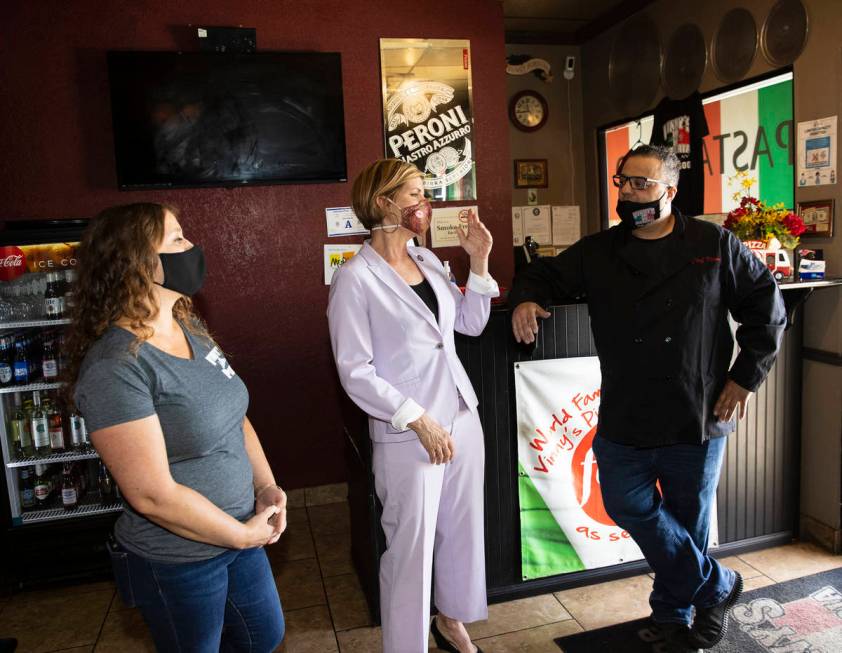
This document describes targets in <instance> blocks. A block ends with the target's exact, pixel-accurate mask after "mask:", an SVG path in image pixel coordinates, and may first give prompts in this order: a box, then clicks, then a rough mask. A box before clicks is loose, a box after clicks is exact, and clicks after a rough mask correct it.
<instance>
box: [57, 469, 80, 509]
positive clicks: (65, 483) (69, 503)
mask: <svg viewBox="0 0 842 653" xmlns="http://www.w3.org/2000/svg"><path fill="white" fill-rule="evenodd" d="M61 505H63V506H64V509H65V510H73V509H74V508H75V507H76V506H78V505H79V489H78V487H77V484H76V479H75V475H74V473H73V467H72V465H71V464H70V463H64V472H63V473H62V477H61Z"/></svg>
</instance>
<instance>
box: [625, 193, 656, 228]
mask: <svg viewBox="0 0 842 653" xmlns="http://www.w3.org/2000/svg"><path fill="white" fill-rule="evenodd" d="M666 194H667V191H664V195H666ZM664 195H661V196H660V197H659V198H658V199H656V200H652V201H651V202H632V201H631V200H618V201H617V215H619V216H620V220H621V221H622V223H623V224H624V225H626V226H628V227H629V229H638V228H640V227H645V226H646V225H649V224H652V223H653V222H655V220H657V219H658V218H660V217H661V200H662V199H664Z"/></svg>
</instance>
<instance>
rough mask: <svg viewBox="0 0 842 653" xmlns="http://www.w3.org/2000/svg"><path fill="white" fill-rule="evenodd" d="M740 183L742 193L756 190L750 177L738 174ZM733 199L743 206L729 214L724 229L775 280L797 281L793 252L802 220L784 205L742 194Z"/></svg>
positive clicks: (738, 193) (799, 233) (801, 229)
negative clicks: (784, 255) (750, 252)
mask: <svg viewBox="0 0 842 653" xmlns="http://www.w3.org/2000/svg"><path fill="white" fill-rule="evenodd" d="M737 179H738V181H739V183H740V186H741V187H742V189H743V190H749V189H750V188H751V187H752V186H753V183H754V180H753V179H751V178H750V177H748V176H747V173H737ZM734 199H735V200H739V202H740V205H739V206H738V207H737V208H735V209H732V210H731V211H730V212H729V213H728V217H727V218H726V220H725V224H723V227H725V228H726V229H728V230H729V231H732V232H734V235H735V236H736V237H737V238H739V239H740V240H741V241H743V242H744V243H745V244H746V246H747V247H748V248H749V249H751V250H752V251H753V252H754V253H755V254H756V255H757V256H758V258H760V260H761V261H763V262H764V263H765V264H766V265H767V266H768V267H769V269H770V270H771V272H772V273H773V274H774V276H775V278H776V279H779V280H791V279H792V278H794V272H795V260H794V251H795V248H796V247H798V243H799V241H800V236H801V234H803V233H804V231H805V227H804V222H803V220H801V218H800V217H799V216H797V215H796V214H795V213H793V212H792V211H790V210H789V209H787V208H784V205H783V203H782V202H781V203H778V204H773V205H771V206H770V205H767V204H766V203H765V202H763V201H762V200H759V199H757V198H756V197H752V196H751V195H743V194H742V193H741V192H740V191H737V192H736V193H734ZM781 249H783V250H785V251H786V252H787V256H786V257H782V256H780V255H778V254H776V253H777V252H778V250H781Z"/></svg>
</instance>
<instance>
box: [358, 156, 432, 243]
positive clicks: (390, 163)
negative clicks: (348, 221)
mask: <svg viewBox="0 0 842 653" xmlns="http://www.w3.org/2000/svg"><path fill="white" fill-rule="evenodd" d="M423 176H424V175H422V174H421V171H420V170H419V169H418V168H416V167H415V166H414V165H413V164H411V163H407V162H406V161H401V160H400V159H380V160H379V161H375V162H374V163H372V164H370V165H368V166H366V168H365V169H364V170H363V171H362V172H361V173H360V174H358V175H357V178H356V179H354V186H353V188H352V189H351V204H352V205H353V206H354V213H356V214H357V217H358V218H359V219H360V222H362V223H363V226H364V227H365V228H366V229H371V228H372V227H373V226H375V225H378V224H380V223H381V222H383V218H384V214H383V211H382V210H381V208H380V207H379V206H377V198H378V197H388V198H389V199H393V198H394V196H395V195H396V194H397V192H398V189H399V188H400V187H401V186H403V185H404V184H405V183H406V182H408V181H409V180H410V179H414V178H415V177H423Z"/></svg>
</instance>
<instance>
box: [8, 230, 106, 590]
mask: <svg viewBox="0 0 842 653" xmlns="http://www.w3.org/2000/svg"><path fill="white" fill-rule="evenodd" d="M84 227H85V222H84V221H79V220H62V221H14V222H7V223H6V224H5V225H4V228H3V230H2V231H0V442H2V453H3V471H4V475H5V479H4V480H5V482H4V483H3V484H2V485H3V490H4V491H3V492H2V495H1V496H0V518H2V527H3V547H4V549H5V550H4V551H3V556H2V559H3V560H4V563H3V566H4V568H3V569H2V574H1V575H2V577H3V581H4V583H5V584H6V585H9V586H16V587H23V586H27V585H35V584H39V583H43V582H50V581H56V580H60V579H64V578H70V577H80V576H82V577H84V576H96V575H99V574H103V573H107V569H108V567H107V564H108V563H107V556H106V554H105V550H104V546H103V545H104V542H105V540H106V536H107V534H108V532H109V531H110V529H111V527H112V525H113V522H114V519H115V518H116V516H117V515H118V514H119V512H120V510H121V509H122V504H121V501H120V498H119V490H118V489H117V488H116V487H115V485H114V483H113V481H112V479H111V477H110V475H109V473H108V470H107V468H106V467H105V466H104V465H103V464H102V462H101V461H100V459H99V456H98V454H97V452H96V451H95V450H94V449H93V447H92V446H91V443H90V440H89V439H88V434H87V431H86V429H85V422H84V419H83V418H82V416H81V415H79V414H78V413H77V412H76V411H74V410H73V409H72V408H70V407H68V406H67V404H66V403H65V401H64V397H63V393H62V385H63V384H62V381H61V380H60V379H61V377H62V372H63V367H64V359H65V355H64V354H65V349H64V331H65V329H66V326H67V324H68V323H69V322H70V320H69V318H68V315H69V310H70V308H71V307H72V306H73V290H74V281H75V279H76V265H77V263H78V260H77V258H76V249H77V245H78V241H79V238H80V236H81V233H82V230H83V229H84Z"/></svg>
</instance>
